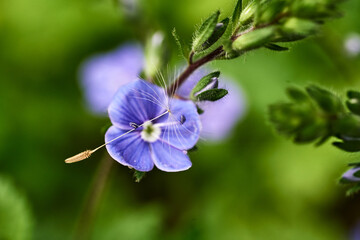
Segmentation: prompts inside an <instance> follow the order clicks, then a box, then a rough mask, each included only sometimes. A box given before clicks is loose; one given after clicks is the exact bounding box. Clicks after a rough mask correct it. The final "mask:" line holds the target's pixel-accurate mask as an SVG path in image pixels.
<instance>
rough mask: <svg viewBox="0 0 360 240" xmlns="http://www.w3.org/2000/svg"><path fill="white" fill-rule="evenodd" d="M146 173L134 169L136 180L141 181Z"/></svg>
mask: <svg viewBox="0 0 360 240" xmlns="http://www.w3.org/2000/svg"><path fill="white" fill-rule="evenodd" d="M145 175H146V172H141V171H138V170H134V178H135V182H137V183H139V182H140V181H141V180H142V179H143V178H144V177H145Z"/></svg>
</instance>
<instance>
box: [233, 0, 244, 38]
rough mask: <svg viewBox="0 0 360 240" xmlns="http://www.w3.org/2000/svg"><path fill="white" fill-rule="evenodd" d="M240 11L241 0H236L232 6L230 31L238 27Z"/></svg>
mask: <svg viewBox="0 0 360 240" xmlns="http://www.w3.org/2000/svg"><path fill="white" fill-rule="evenodd" d="M241 12H242V0H237V1H236V5H235V8H234V12H233V14H232V17H231V24H232V31H235V30H236V29H237V28H238V25H239V19H240V14H241Z"/></svg>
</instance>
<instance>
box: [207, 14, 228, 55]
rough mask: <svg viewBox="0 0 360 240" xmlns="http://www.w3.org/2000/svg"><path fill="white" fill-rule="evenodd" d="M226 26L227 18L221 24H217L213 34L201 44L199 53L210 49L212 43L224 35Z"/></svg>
mask: <svg viewBox="0 0 360 240" xmlns="http://www.w3.org/2000/svg"><path fill="white" fill-rule="evenodd" d="M228 25H229V18H225V19H224V20H222V21H221V22H219V23H217V24H216V26H215V29H214V32H213V33H212V34H211V36H210V37H209V39H208V40H206V42H204V43H203V44H202V46H201V51H203V50H205V49H207V48H209V47H211V46H212V45H213V44H214V43H216V42H217V41H218V40H219V39H220V38H221V37H222V36H223V35H224V33H225V31H226V29H227V27H228Z"/></svg>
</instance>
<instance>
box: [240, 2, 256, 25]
mask: <svg viewBox="0 0 360 240" xmlns="http://www.w3.org/2000/svg"><path fill="white" fill-rule="evenodd" d="M256 10H257V1H256V0H253V1H251V2H250V3H248V5H246V7H245V8H244V9H243V10H242V12H241V14H240V19H239V20H240V23H241V24H242V25H246V24H248V23H250V22H251V21H252V20H253V18H254V15H255V12H256Z"/></svg>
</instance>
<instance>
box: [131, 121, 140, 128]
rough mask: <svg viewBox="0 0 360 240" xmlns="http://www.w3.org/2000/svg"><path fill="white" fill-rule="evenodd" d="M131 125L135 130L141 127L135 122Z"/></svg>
mask: <svg viewBox="0 0 360 240" xmlns="http://www.w3.org/2000/svg"><path fill="white" fill-rule="evenodd" d="M129 125H130V127H132V128H134V129H137V128H138V127H139V125H137V124H136V123H134V122H130V123H129Z"/></svg>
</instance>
